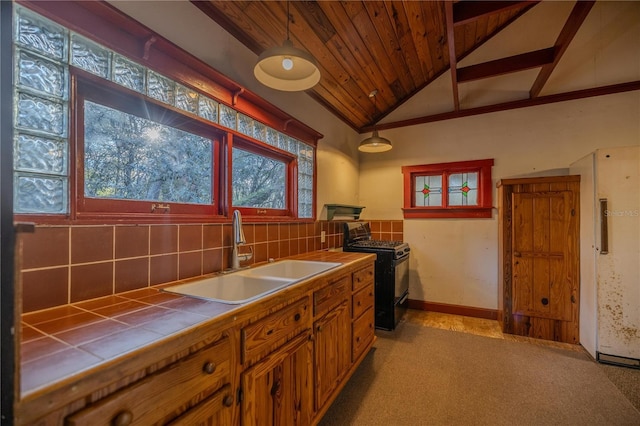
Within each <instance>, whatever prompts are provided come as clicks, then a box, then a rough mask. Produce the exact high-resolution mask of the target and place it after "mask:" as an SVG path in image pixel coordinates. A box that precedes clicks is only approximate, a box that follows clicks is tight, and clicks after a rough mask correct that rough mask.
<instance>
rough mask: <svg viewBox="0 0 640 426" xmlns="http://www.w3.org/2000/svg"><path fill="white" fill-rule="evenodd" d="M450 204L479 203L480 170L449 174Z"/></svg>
mask: <svg viewBox="0 0 640 426" xmlns="http://www.w3.org/2000/svg"><path fill="white" fill-rule="evenodd" d="M448 186H449V194H448V196H449V205H450V206H477V205H478V172H471V173H453V174H450V175H449V185H448Z"/></svg>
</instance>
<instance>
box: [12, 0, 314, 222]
mask: <svg viewBox="0 0 640 426" xmlns="http://www.w3.org/2000/svg"><path fill="white" fill-rule="evenodd" d="M14 23H15V25H14V44H15V49H14V63H15V69H16V72H15V85H14V86H15V92H14V98H15V99H16V101H15V129H14V130H15V132H14V135H15V140H14V154H15V155H14V157H15V160H14V176H15V178H14V193H15V198H16V199H15V202H14V206H15V212H16V213H29V214H31V213H46V214H51V213H58V214H67V213H69V211H70V204H69V203H70V196H69V191H70V188H69V174H70V173H71V172H72V170H70V167H69V160H68V159H69V144H70V141H69V131H68V128H69V122H70V121H69V120H70V114H71V107H70V105H69V99H70V93H69V91H70V75H71V68H70V66H72V67H75V68H79V69H81V70H83V71H86V72H89V73H91V74H94V75H96V76H99V77H101V78H104V79H106V80H109V81H111V82H113V83H116V84H117V85H119V86H121V87H123V88H125V89H127V90H131V91H134V92H137V93H140V94H143V95H145V96H148V97H149V98H152V99H154V100H156V101H159V102H161V103H164V104H166V105H168V106H171V107H173V108H178V109H179V110H181V111H183V112H184V114H186V115H193V116H194V117H200V118H201V119H204V120H206V121H208V122H211V123H216V125H217V124H219V125H221V126H223V127H225V128H227V129H231V130H233V131H236V130H237V131H239V132H240V133H242V134H244V135H245V136H246V137H248V138H251V139H254V140H258V141H261V142H265V143H266V144H268V145H271V146H273V147H275V148H278V149H280V150H282V151H286V152H288V153H291V154H293V155H294V156H295V157H297V159H298V176H297V179H298V188H299V191H298V194H297V195H298V197H299V198H300V200H299V202H298V206H299V211H298V212H297V217H299V218H313V191H314V188H313V175H314V172H313V170H314V167H315V164H314V161H313V159H314V157H315V148H314V147H313V146H311V145H307V144H305V143H303V142H301V141H298V140H296V139H295V138H292V137H291V136H288V135H286V134H284V133H281V132H279V131H277V130H276V129H273V128H271V127H269V126H267V125H266V124H264V123H261V122H259V121H258V120H255V119H254V118H252V117H249V116H247V115H244V114H242V113H240V112H238V111H236V110H235V109H234V108H232V107H230V106H227V105H224V104H222V103H219V102H218V101H217V100H215V99H213V98H210V97H208V96H207V95H206V94H204V93H200V92H198V91H196V90H194V89H191V88H189V87H187V86H185V85H183V84H180V83H179V82H177V81H174V80H172V79H171V78H169V77H166V76H164V75H161V74H160V73H158V72H156V71H154V70H151V69H149V68H147V67H145V66H143V65H141V64H138V63H136V62H135V61H132V60H130V59H128V58H126V57H124V56H122V55H120V54H119V53H116V52H113V51H112V50H110V49H108V48H106V47H104V46H102V45H101V44H100V43H97V42H95V41H93V40H90V39H89V38H87V37H84V36H82V35H80V34H77V33H75V32H73V31H70V30H69V29H68V28H65V27H63V26H61V25H59V24H57V23H55V22H53V21H51V20H49V19H47V18H44V17H42V16H40V15H38V14H37V13H35V12H33V11H31V10H29V9H27V8H25V7H23V6H20V5H16V7H14ZM294 215H295V212H294Z"/></svg>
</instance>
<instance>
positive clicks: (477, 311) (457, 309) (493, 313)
mask: <svg viewBox="0 0 640 426" xmlns="http://www.w3.org/2000/svg"><path fill="white" fill-rule="evenodd" d="M408 302H409V303H408V307H409V309H418V310H422V311H432V312H440V313H443V314H453V315H463V316H465V317H474V318H483V319H490V320H498V311H497V310H496V309H485V308H475V307H473V306H460V305H449V304H447V303H434V302H426V301H424V300H416V299H409V300H408Z"/></svg>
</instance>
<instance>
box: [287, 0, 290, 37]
mask: <svg viewBox="0 0 640 426" xmlns="http://www.w3.org/2000/svg"><path fill="white" fill-rule="evenodd" d="M290 20H291V15H290V14H289V0H287V40H289V21H290Z"/></svg>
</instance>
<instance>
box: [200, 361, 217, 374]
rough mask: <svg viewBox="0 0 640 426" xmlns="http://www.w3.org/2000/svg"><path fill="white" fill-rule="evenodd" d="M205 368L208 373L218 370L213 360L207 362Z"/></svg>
mask: <svg viewBox="0 0 640 426" xmlns="http://www.w3.org/2000/svg"><path fill="white" fill-rule="evenodd" d="M203 370H204V372H205V373H207V374H213V372H214V371H216V363H215V362H211V361H209V362H207V363H205V365H204V368H203Z"/></svg>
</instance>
